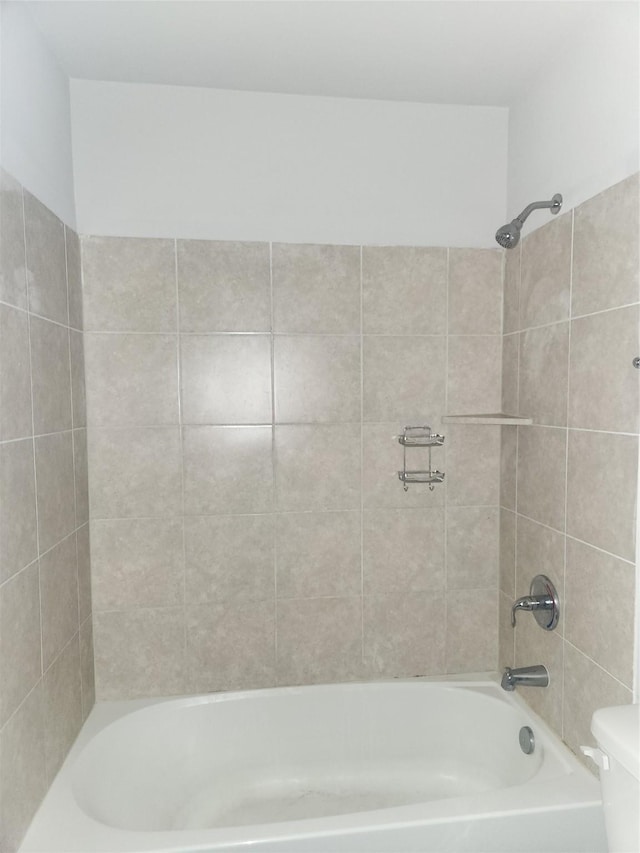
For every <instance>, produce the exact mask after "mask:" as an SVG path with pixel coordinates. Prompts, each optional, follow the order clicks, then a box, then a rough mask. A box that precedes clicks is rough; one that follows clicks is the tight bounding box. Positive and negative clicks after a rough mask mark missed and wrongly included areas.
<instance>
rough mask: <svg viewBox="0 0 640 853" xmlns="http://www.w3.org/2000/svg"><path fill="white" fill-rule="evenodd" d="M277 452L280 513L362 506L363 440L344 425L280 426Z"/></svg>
mask: <svg viewBox="0 0 640 853" xmlns="http://www.w3.org/2000/svg"><path fill="white" fill-rule="evenodd" d="M275 452H276V507H277V509H278V510H279V511H280V512H283V511H285V512H286V511H289V510H292V511H293V510H332V509H359V508H360V468H361V466H360V442H359V441H358V440H357V439H356V442H355V445H354V443H353V442H351V441H345V428H344V427H343V426H342V425H341V424H312V425H309V426H297V425H296V426H278V427H276V430H275Z"/></svg>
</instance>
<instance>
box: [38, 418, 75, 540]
mask: <svg viewBox="0 0 640 853" xmlns="http://www.w3.org/2000/svg"><path fill="white" fill-rule="evenodd" d="M35 447H36V483H37V503H38V533H39V544H40V553H41V554H43V553H44V552H45V551H48V550H49V548H51V547H53V546H54V545H55V544H56V543H57V542H60V540H61V539H64V537H65V536H68V535H69V534H70V533H72V532H73V531H74V530H75V527H76V505H75V483H74V473H73V439H72V435H71V432H57V433H53V434H52V435H43V436H40V437H39V438H36V440H35Z"/></svg>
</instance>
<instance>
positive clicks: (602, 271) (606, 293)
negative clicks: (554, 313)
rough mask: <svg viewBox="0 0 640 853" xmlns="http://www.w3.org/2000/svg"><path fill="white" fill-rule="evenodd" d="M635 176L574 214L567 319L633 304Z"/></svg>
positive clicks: (637, 263)
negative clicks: (570, 313) (569, 305)
mask: <svg viewBox="0 0 640 853" xmlns="http://www.w3.org/2000/svg"><path fill="white" fill-rule="evenodd" d="M638 187H639V181H638V173H637V172H636V174H634V175H631V177H629V178H627V179H626V180H624V181H621V182H620V183H618V184H615V185H614V186H612V187H609V188H608V189H606V190H605V191H604V192H601V193H599V194H598V195H597V196H595V197H594V198H591V199H589V201H586V202H584V204H581V205H579V206H578V207H577V208H576V209H575V235H574V246H573V289H572V302H573V305H572V313H573V316H576V315H580V314H591V313H593V312H595V311H604V310H605V309H607V308H617V307H618V306H619V305H628V304H629V303H631V302H637V301H638V268H639V267H640V257H639V252H638V235H639V233H640V224H639V222H638V211H639V209H640V200H639V198H638Z"/></svg>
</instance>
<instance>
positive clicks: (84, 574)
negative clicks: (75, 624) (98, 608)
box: [76, 524, 92, 624]
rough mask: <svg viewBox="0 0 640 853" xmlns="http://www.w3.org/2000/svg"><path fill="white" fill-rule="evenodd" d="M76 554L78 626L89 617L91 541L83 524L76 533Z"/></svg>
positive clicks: (87, 528)
mask: <svg viewBox="0 0 640 853" xmlns="http://www.w3.org/2000/svg"><path fill="white" fill-rule="evenodd" d="M76 547H77V552H78V614H79V617H80V624H82V623H83V622H84V621H85V620H86V619H88V618H89V616H90V615H91V609H92V608H91V541H90V536H89V525H88V524H84V525H83V526H82V527H80V528H79V529H78V530H77V531H76Z"/></svg>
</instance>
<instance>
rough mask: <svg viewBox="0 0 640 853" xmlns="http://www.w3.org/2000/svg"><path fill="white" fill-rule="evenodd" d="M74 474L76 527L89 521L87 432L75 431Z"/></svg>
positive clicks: (83, 430)
mask: <svg viewBox="0 0 640 853" xmlns="http://www.w3.org/2000/svg"><path fill="white" fill-rule="evenodd" d="M73 473H74V476H75V484H76V527H80V525H81V524H86V523H87V521H89V463H88V459H87V431H86V429H74V430H73Z"/></svg>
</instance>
